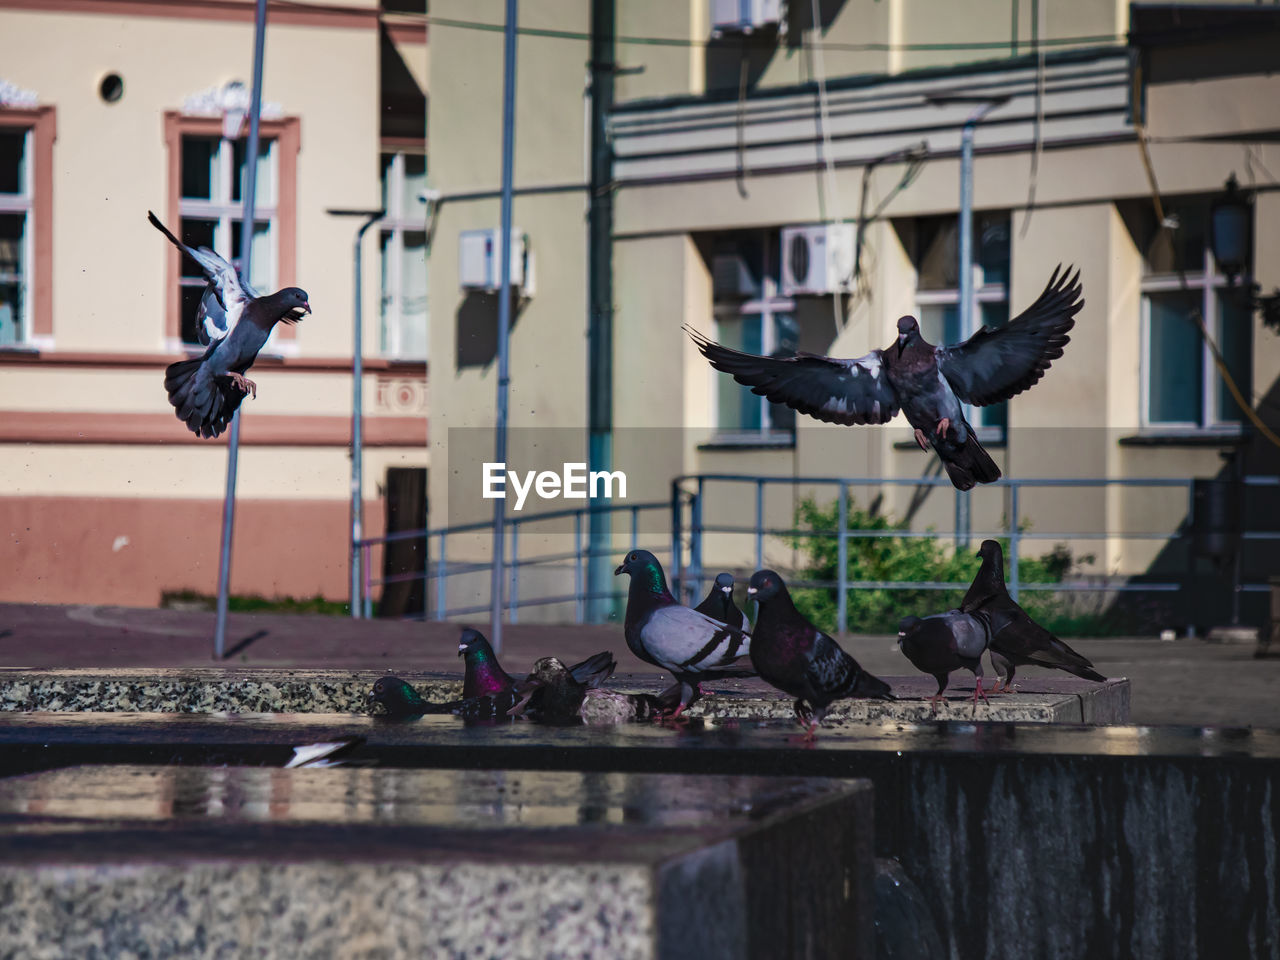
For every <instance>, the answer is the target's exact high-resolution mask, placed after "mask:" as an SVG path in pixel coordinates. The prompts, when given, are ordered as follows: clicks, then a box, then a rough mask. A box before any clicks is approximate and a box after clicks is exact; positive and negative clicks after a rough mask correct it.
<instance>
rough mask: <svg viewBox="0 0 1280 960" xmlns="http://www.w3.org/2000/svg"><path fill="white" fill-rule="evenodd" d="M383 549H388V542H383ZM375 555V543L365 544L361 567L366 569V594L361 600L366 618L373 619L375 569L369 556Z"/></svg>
mask: <svg viewBox="0 0 1280 960" xmlns="http://www.w3.org/2000/svg"><path fill="white" fill-rule="evenodd" d="M382 549H383V550H386V544H385V542H384V543H383V547H382ZM372 556H373V545H372V544H368V543H366V544H364V555H363V557H362V558H361V559H362V560H363V561H364V562H363V563H361V565H360V568H361V569H362V570H363V571H364V595H363V599H362V600H361V604H360V606H361V608H362V613H363V615H364V618H365V619H366V620H371V619H373V569H372V565H371V564H370V562H369V558H370V557H372Z"/></svg>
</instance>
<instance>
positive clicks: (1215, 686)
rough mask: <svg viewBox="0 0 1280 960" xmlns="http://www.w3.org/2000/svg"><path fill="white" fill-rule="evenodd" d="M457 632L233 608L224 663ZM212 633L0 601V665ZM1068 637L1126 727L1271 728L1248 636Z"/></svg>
mask: <svg viewBox="0 0 1280 960" xmlns="http://www.w3.org/2000/svg"><path fill="white" fill-rule="evenodd" d="M458 629H459V628H458V625H457V624H451V623H425V624H424V623H400V622H392V621H378V620H373V621H360V620H348V619H345V618H337V617H312V616H285V615H277V614H252V615H251V614H233V615H232V616H231V618H230V629H229V630H228V635H227V647H228V651H229V653H230V656H229V657H228V662H231V663H234V664H236V665H237V666H254V665H258V666H275V667H280V666H296V667H337V668H343V667H348V668H352V669H355V668H368V669H379V670H381V669H386V670H388V671H396V670H403V671H413V670H457V669H458V668H459V666H460V664H459V663H458V660H457V646H456V640H457V635H458ZM212 637H213V615H212V614H210V613H206V612H200V611H179V610H153V609H135V608H124V607H91V606H80V607H52V606H30V605H18V604H0V666H4V667H44V668H57V667H128V666H152V667H166V666H209V665H210V663H211V662H212V649H213V644H212ZM844 643H845V647H846V649H848V650H849V651H850V652H851V653H853V654H854V655H855V656H856V657H857V658H858V659H859V660H860V661H861V662H862V664H863V666H865V667H866V668H867V669H868V670H871V671H872V672H875V673H880V674H884V675H889V676H893V675H904V674H909V673H911V672H912V671H911V668H910V665H909V664H908V663H907V662H906V661H905V660H904V659H903V657H902V655H901V654H900V653H898V651H897V648H896V646H895V645H894V644H893V640H892V638H890V637H888V636H850V637H848V638H846V640H845V641H844ZM1071 643H1072V645H1073V646H1074V647H1075V648H1076V649H1077V650H1079V651H1080V652H1081V653H1083V654H1084V655H1085V656H1087V657H1089V658H1090V659H1091V660H1093V662H1094V664H1095V666H1096V667H1097V668H1098V670H1099V672H1101V673H1104V674H1106V675H1107V676H1113V677H1128V678H1129V679H1130V681H1131V682H1132V693H1131V696H1132V719H1133V722H1134V723H1140V724H1156V723H1187V724H1224V725H1237V726H1258V727H1271V728H1277V729H1280V655H1273V656H1271V657H1268V658H1266V659H1261V660H1258V659H1254V657H1253V652H1254V647H1253V646H1252V645H1251V644H1209V643H1205V642H1202V641H1200V640H1176V641H1173V642H1171V643H1166V642H1162V641H1160V640H1156V639H1150V638H1119V639H1117V638H1107V639H1099V640H1085V639H1081V640H1072V641H1071ZM505 647H506V649H505V650H504V652H503V654H502V659H503V662H504V663H505V664H506V666H507V667H508V669H509V670H510V671H511V672H512V673H515V672H518V671H521V670H524V669H526V668H527V666H528V665H529V664H530V663H531V662H532V661H533V660H534V659H535V658H536V657H538V656H542V655H545V654H547V653H555V654H556V655H558V656H561V657H563V658H564V659H566V660H570V661H572V660H575V659H581V658H582V657H585V656H587V655H589V654H591V653H594V652H596V651H597V650H602V649H608V650H612V651H613V652H614V654H615V656H616V657H617V659H618V672H619V673H640V674H643V673H654V670H653V668H652V667H650V666H649V665H647V664H644V663H642V662H640V661H639V660H637V659H636V658H635V657H633V656H632V655H631V653H630V651H628V650H627V648H626V645H625V644H624V643H623V640H622V631H621V628H620V627H619V626H616V625H605V626H583V627H578V626H565V627H559V626H545V625H532V624H531V625H523V624H521V625H514V626H508V627H507V628H506V632H505ZM1277 653H1280V651H1277ZM1023 672H1026V673H1028V674H1030V675H1034V674H1036V673H1037V671H1031V670H1026V669H1025V668H1024V670H1020V671H1019V675H1021V674H1022V673H1023ZM1041 675H1043V674H1041Z"/></svg>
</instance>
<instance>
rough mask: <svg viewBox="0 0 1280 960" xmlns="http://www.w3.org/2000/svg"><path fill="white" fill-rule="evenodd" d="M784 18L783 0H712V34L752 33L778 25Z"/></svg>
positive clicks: (715, 35)
mask: <svg viewBox="0 0 1280 960" xmlns="http://www.w3.org/2000/svg"><path fill="white" fill-rule="evenodd" d="M781 20H782V0H711V35H712V36H713V37H718V36H720V35H721V34H724V33H752V32H753V31H756V30H760V29H763V28H765V27H776V26H778V24H779V23H780V22H781Z"/></svg>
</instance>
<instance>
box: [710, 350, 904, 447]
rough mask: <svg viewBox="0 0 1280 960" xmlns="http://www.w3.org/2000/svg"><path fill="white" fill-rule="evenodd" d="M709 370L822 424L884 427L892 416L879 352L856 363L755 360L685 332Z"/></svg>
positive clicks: (813, 358) (802, 357)
mask: <svg viewBox="0 0 1280 960" xmlns="http://www.w3.org/2000/svg"><path fill="white" fill-rule="evenodd" d="M685 330H686V332H687V333H688V334H689V336H690V337H692V338H693V342H694V343H695V344H697V346H698V349H699V350H700V351H701V352H702V355H703V356H704V357H706V358H707V359H708V360H709V361H710V362H711V366H713V367H715V368H716V369H717V370H719V371H721V372H722V373H727V374H729V375H730V376H732V377H733V379H735V380H737V381H738V382H739V383H741V384H743V385H744V386H747V387H750V388H751V392H752V393H755V394H759V395H760V396H762V397H768V398H769V399H770V400H772V401H773V402H774V403H785V404H786V405H787V406H788V407H791V408H792V409H793V410H798V411H799V412H800V413H804V414H808V415H809V416H811V417H814V418H816V419H818V420H825V421H826V422H827V423H843V424H854V423H886V422H888V421H889V420H891V419H893V416H894V414H896V413H897V412H898V400H897V397H896V396H895V395H894V392H893V388H892V387H891V386H889V384H888V382H887V381H886V380H885V379H884V377H882V376H881V361H880V351H879V350H873V351H871V352H870V353H868V354H867V355H866V356H865V357H858V358H857V359H856V360H840V359H838V358H836V357H822V356H818V355H817V354H813V353H798V354H796V355H795V356H794V357H758V356H756V355H754V354H751V353H742V352H741V351H738V350H732V349H730V348H729V347H722V346H721V345H720V344H718V343H716V342H715V341H714V340H708V339H707V338H706V337H704V336H703V335H702V334H700V333H698V332H697V331H696V330H690V329H689V328H688V327H686V328H685Z"/></svg>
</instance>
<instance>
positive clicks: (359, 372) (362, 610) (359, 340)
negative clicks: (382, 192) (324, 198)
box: [351, 210, 385, 618]
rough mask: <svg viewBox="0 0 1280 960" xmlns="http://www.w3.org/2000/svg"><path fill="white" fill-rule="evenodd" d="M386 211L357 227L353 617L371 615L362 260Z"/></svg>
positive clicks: (353, 369)
mask: <svg viewBox="0 0 1280 960" xmlns="http://www.w3.org/2000/svg"><path fill="white" fill-rule="evenodd" d="M384 212H385V211H382V210H379V211H377V212H376V213H373V214H370V216H369V219H368V220H366V221H365V222H364V223H362V224H361V225H360V228H359V229H358V230H356V239H355V252H354V255H353V256H352V262H353V263H354V264H355V267H354V269H355V278H354V279H355V282H354V284H353V286H354V289H355V304H354V310H353V311H352V313H353V317H354V319H353V321H352V323H353V326H354V329H353V330H352V334H351V616H352V617H353V618H358V617H360V616H362V615H363V616H365V617H368V616H369V611H368V604H369V603H370V598H369V595H368V593H367V592H366V593H365V595H364V602H363V603H361V604H359V605H357V603H356V596H357V594H359V592H360V575H361V567H362V566H364V567H366V568H367V567H368V564H369V553H368V551H364V552H363V553H362V551H361V550H360V543H361V541H362V540H363V539H364V310H363V307H362V303H363V300H364V282H363V276H362V275H363V273H364V270H363V261H362V257H361V253H360V252H361V249H362V247H363V240H364V234H365V231H366V230H368V229H369V228H370V227H372V226H373V225H374V224H375V223H377V222H378V221H379V220H381V219H382V217H383V214H384ZM364 582H365V586H366V589H367V587H368V583H369V571H368V569H365V570H364Z"/></svg>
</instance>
